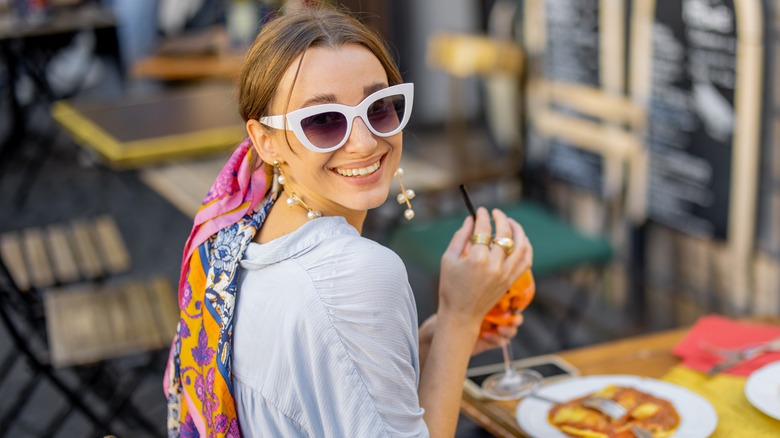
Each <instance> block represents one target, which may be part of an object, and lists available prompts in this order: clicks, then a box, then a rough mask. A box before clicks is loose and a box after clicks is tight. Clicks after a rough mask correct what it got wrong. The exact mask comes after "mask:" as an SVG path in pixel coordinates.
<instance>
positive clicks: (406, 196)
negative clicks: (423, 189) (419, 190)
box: [395, 167, 415, 220]
mask: <svg viewBox="0 0 780 438" xmlns="http://www.w3.org/2000/svg"><path fill="white" fill-rule="evenodd" d="M403 175H404V170H403V169H402V168H400V167H399V168H398V170H396V171H395V176H396V177H398V184H399V185H400V186H401V193H399V194H398V196H397V197H396V198H395V199H396V200H397V201H398V203H399V204H403V203H406V211H404V217H405V218H406V220H412V219H413V218H414V210H412V203H411V202H409V201H410V200H412V199H414V197H415V193H414V190H412V189H407V188H406V187H404V183H403V181H401V177H402V176H403Z"/></svg>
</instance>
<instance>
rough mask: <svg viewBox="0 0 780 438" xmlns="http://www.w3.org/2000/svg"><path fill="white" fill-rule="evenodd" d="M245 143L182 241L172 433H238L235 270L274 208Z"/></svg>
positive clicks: (169, 375)
mask: <svg viewBox="0 0 780 438" xmlns="http://www.w3.org/2000/svg"><path fill="white" fill-rule="evenodd" d="M254 153H255V152H254V151H253V150H252V143H251V141H250V140H249V139H246V140H244V141H243V142H242V143H241V144H240V145H239V146H238V148H237V149H236V150H235V152H233V154H232V155H231V157H230V159H229V160H228V162H227V163H226V164H225V166H224V167H223V169H222V171H221V172H220V173H219V176H218V177H217V180H216V181H215V182H214V184H213V185H212V187H211V190H210V191H209V193H208V195H206V199H204V200H203V204H202V205H201V208H200V209H199V210H198V213H197V214H196V215H195V223H194V225H193V227H192V232H191V233H190V237H189V238H188V239H187V243H186V244H185V246H184V255H183V260H182V268H181V278H180V281H179V309H180V319H179V325H178V328H177V330H176V334H175V336H174V339H173V344H172V345H171V352H170V355H169V357H168V366H167V367H166V370H165V377H164V379H163V387H164V390H165V396H166V398H167V401H168V436H169V437H182V438H190V437H240V436H241V435H240V430H239V426H238V418H237V416H236V406H235V401H234V399H233V384H232V380H231V379H232V374H231V348H232V338H233V310H234V305H235V302H236V291H237V287H236V273H237V271H238V263H239V261H240V260H241V258H242V256H243V254H244V251H245V250H246V248H247V246H248V245H249V243H250V242H251V241H252V239H253V238H254V236H255V233H256V232H257V229H258V228H259V227H260V226H261V225H262V223H263V221H264V220H265V217H266V215H267V214H268V210H269V209H270V208H271V206H272V205H273V202H274V200H275V197H276V196H275V194H274V193H272V192H273V191H269V190H268V184H267V181H266V177H265V171H264V169H263V168H262V167H261V168H260V169H258V170H254V169H251V164H250V163H251V159H250V158H251V155H252V154H254Z"/></svg>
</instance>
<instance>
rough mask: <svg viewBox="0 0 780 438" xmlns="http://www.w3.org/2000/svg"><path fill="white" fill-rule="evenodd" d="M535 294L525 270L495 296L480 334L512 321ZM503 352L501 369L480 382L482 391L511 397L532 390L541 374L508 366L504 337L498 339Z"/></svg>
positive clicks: (508, 349)
mask: <svg viewBox="0 0 780 438" xmlns="http://www.w3.org/2000/svg"><path fill="white" fill-rule="evenodd" d="M535 294H536V285H535V283H534V277H533V275H532V274H531V271H530V270H528V271H525V272H524V273H523V275H521V276H520V278H518V279H517V281H515V282H514V284H512V286H510V288H509V290H508V291H506V293H505V294H504V295H502V296H501V298H500V299H499V300H498V302H497V303H496V304H495V305H494V306H493V308H492V309H490V311H489V312H488V313H487V315H485V318H484V319H483V320H482V327H481V329H480V336H483V335H485V334H494V333H498V328H499V327H501V326H509V325H511V324H512V321H513V320H514V317H515V315H518V314H519V313H520V312H522V311H523V310H524V309H525V308H526V307H528V304H530V303H531V300H532V299H533V297H534V295H535ZM501 348H502V350H503V353H504V371H503V372H499V373H496V374H493V375H491V376H489V377H488V378H487V379H485V381H484V382H482V392H483V394H485V395H486V396H487V397H490V398H492V399H495V400H515V399H518V398H521V397H523V396H525V395H527V394H528V393H530V392H532V391H534V390H535V389H536V388H537V387H539V385H540V384H541V383H542V380H543V377H542V375H541V374H539V373H538V372H536V371H534V370H524V369H515V368H514V367H513V366H512V352H511V346H510V342H509V340H508V339H505V340H504V341H503V342H502V343H501Z"/></svg>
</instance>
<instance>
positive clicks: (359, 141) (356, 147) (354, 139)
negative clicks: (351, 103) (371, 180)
mask: <svg viewBox="0 0 780 438" xmlns="http://www.w3.org/2000/svg"><path fill="white" fill-rule="evenodd" d="M377 144H378V142H377V141H376V138H375V137H374V133H373V132H371V130H369V129H368V126H366V122H364V121H363V119H362V118H360V117H355V118H354V119H353V120H352V132H350V133H349V138H347V143H346V144H344V149H346V151H347V152H350V153H362V154H366V155H367V154H370V153H371V152H373V151H374V148H376V146H377Z"/></svg>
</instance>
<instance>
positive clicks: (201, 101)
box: [52, 83, 246, 181]
mask: <svg viewBox="0 0 780 438" xmlns="http://www.w3.org/2000/svg"><path fill="white" fill-rule="evenodd" d="M52 116H53V117H54V119H55V120H57V122H59V123H60V125H61V126H62V127H63V128H65V129H66V130H67V131H68V132H69V133H70V134H71V136H72V137H73V138H74V140H76V142H77V143H79V144H80V145H82V146H84V147H86V148H88V149H91V150H94V151H95V152H97V153H98V154H99V155H100V156H101V157H102V158H103V159H104V160H105V162H106V163H107V164H109V165H110V166H111V167H114V168H131V167H139V166H147V165H150V164H155V163H160V162H164V161H171V160H174V159H181V158H187V159H191V158H194V157H198V156H204V155H207V154H217V153H226V152H227V151H229V150H231V149H232V148H234V147H235V146H236V145H237V144H238V143H239V142H240V141H241V140H242V139H243V138H244V137H245V136H246V130H245V128H244V122H243V121H242V120H241V117H240V116H239V114H238V110H237V109H236V103H235V98H234V96H233V88H232V87H231V86H230V85H229V84H220V83H215V84H199V85H198V86H191V87H185V88H177V89H172V90H167V91H163V92H160V93H155V94H145V95H137V96H136V95H134V96H129V95H128V96H122V97H121V98H117V99H107V100H101V101H80V100H77V99H74V100H61V101H58V102H55V104H54V105H53V106H52ZM212 181H213V180H212Z"/></svg>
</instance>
